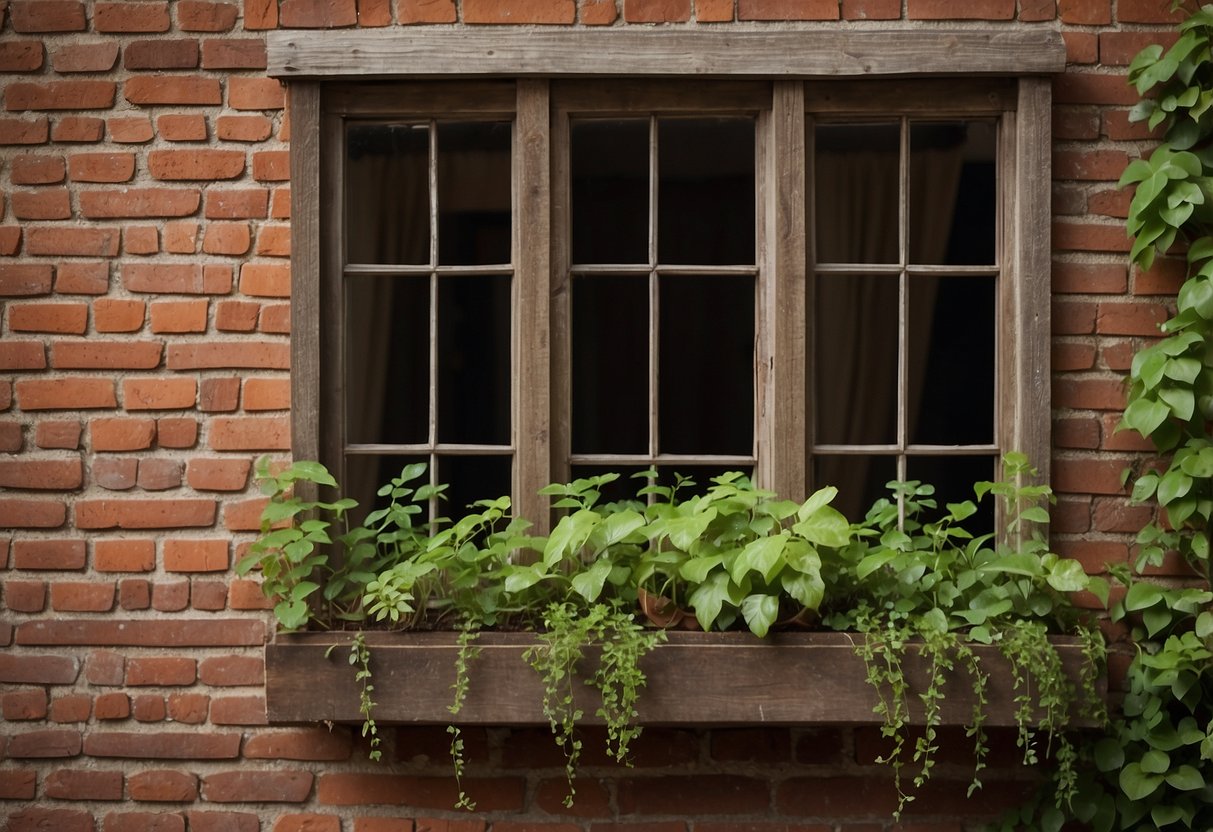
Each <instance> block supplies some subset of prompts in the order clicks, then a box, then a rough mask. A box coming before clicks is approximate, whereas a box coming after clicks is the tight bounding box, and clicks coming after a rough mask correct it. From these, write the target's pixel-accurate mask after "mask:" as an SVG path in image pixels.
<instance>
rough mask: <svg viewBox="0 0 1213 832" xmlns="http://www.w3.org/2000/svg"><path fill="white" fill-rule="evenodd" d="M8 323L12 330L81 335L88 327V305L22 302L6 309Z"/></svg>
mask: <svg viewBox="0 0 1213 832" xmlns="http://www.w3.org/2000/svg"><path fill="white" fill-rule="evenodd" d="M8 325H9V328H10V329H11V330H13V331H14V332H54V333H59V334H65V335H83V334H84V331H85V329H87V328H88V305H87V304H84V303H24V304H19V305H18V304H15V305H12V306H10V307H9V310H8Z"/></svg>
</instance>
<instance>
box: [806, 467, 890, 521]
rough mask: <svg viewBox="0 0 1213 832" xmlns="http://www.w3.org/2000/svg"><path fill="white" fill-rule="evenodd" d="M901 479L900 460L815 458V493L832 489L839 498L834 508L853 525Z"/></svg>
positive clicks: (836, 498) (834, 503) (833, 504)
mask: <svg viewBox="0 0 1213 832" xmlns="http://www.w3.org/2000/svg"><path fill="white" fill-rule="evenodd" d="M895 479H897V457H894V456H832V455H831V456H826V455H817V456H814V457H813V489H814V490H816V489H818V488H824V487H825V486H827V485H832V486H834V487H835V488H837V489H838V496H837V497H835V498H834V502H832V503H831V504H830V505H832V506H833V507H834V508H836V509H838V510H839V511H841V512H842V513H843V514H844V515H846V518H847V519H848V520H850V521H852V522H858V521H860V520H862V519H863V518H864V516H865V515H866V514H867V513H868V509H870V508H871V507H872V504H873V503H875V502H876V501H877V500H879V499H880V498H881V497H888V496H889V495H890V493H891V492H890V491H889V489H888V487H887V484H888V483H889V482H890V481H891V480H895Z"/></svg>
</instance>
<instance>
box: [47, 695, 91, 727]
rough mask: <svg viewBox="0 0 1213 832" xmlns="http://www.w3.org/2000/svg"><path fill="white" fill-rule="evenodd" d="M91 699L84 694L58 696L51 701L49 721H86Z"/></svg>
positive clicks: (89, 711)
mask: <svg viewBox="0 0 1213 832" xmlns="http://www.w3.org/2000/svg"><path fill="white" fill-rule="evenodd" d="M92 709H93V700H92V699H91V698H90V697H88V696H86V695H84V694H76V695H74V696H60V697H58V698H56V699H55V700H53V701H52V702H51V710H50V718H51V722H88V718H89V715H90V714H91V713H92Z"/></svg>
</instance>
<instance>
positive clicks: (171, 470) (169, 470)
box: [136, 459, 185, 491]
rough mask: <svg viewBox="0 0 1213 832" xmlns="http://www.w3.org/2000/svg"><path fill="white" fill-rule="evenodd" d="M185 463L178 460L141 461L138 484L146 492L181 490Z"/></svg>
mask: <svg viewBox="0 0 1213 832" xmlns="http://www.w3.org/2000/svg"><path fill="white" fill-rule="evenodd" d="M184 475H185V463H184V462H182V461H180V460H177V459H141V460H139V476H138V479H137V481H136V482H137V484H138V486H139V487H140V488H142V489H143V490H144V491H167V490H169V489H172V488H180V487H181V480H182V478H183V477H184Z"/></svg>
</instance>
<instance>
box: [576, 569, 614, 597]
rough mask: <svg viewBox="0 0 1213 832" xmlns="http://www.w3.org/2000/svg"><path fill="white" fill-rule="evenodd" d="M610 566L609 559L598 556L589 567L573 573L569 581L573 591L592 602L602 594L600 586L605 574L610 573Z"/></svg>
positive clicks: (604, 579) (603, 581)
mask: <svg viewBox="0 0 1213 832" xmlns="http://www.w3.org/2000/svg"><path fill="white" fill-rule="evenodd" d="M611 567H612V564H611V561H610V560H609V559H607V558H599V559H598V560H596V561H594V565H593V566H591V567H590V568H589V569H587V570H585V571H584V572H578V573H577V574H576V575H574V576H573V578H572V580H570V581H569V583H570V584H572V586H573V591H574V592H576V593H577V594H578V595H580V596H581V597H582V598H584V599H585V600H587V601H590V602H591V603H592V602H594V601H597V600H598V596H600V595H601V594H602V587H603V585H604V584H605V583H606V579H607V576H608V575H610V574H611Z"/></svg>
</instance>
